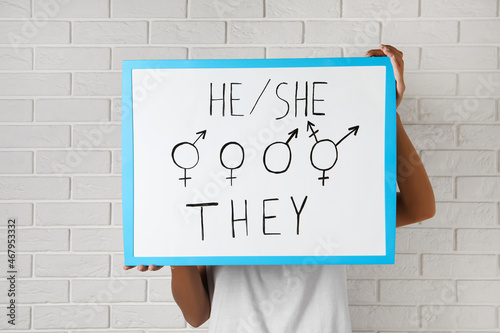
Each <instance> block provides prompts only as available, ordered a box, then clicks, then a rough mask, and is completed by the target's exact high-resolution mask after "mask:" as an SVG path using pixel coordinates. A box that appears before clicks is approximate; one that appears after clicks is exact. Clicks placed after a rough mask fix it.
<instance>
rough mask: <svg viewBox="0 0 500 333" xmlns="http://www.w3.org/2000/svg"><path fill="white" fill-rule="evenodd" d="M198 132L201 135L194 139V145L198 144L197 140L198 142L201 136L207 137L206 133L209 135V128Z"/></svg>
mask: <svg viewBox="0 0 500 333" xmlns="http://www.w3.org/2000/svg"><path fill="white" fill-rule="evenodd" d="M196 134H199V136H198V137H197V138H196V140H194V142H193V145H194V144H196V142H197V141H198V140H199V139H200V138H202V139H205V135H207V130H203V131H199V132H196Z"/></svg>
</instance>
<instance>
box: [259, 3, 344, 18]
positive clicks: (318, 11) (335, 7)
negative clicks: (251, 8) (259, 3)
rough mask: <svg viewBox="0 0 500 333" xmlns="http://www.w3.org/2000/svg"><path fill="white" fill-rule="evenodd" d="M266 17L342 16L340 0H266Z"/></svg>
mask: <svg viewBox="0 0 500 333" xmlns="http://www.w3.org/2000/svg"><path fill="white" fill-rule="evenodd" d="M266 17H297V18H304V17H306V18H308V17H340V0H333V1H327V0H313V1H307V2H304V1H300V0H292V1H286V0H266Z"/></svg>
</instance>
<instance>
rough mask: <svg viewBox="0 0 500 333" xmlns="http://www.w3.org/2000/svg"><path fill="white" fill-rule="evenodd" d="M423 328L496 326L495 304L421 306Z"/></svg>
mask: <svg viewBox="0 0 500 333" xmlns="http://www.w3.org/2000/svg"><path fill="white" fill-rule="evenodd" d="M421 312H422V327H423V328H445V329H449V328H473V329H480V328H495V327H496V310H495V307H493V306H489V307H488V306H478V305H474V306H463V305H447V304H445V305H442V304H439V307H437V306H436V305H430V306H427V305H424V306H422V308H421Z"/></svg>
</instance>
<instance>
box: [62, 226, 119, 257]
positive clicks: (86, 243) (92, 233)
mask: <svg viewBox="0 0 500 333" xmlns="http://www.w3.org/2000/svg"><path fill="white" fill-rule="evenodd" d="M71 244H72V245H71V249H72V250H73V251H86V252H93V251H102V252H120V251H123V229H122V228H75V229H73V231H72V234H71Z"/></svg>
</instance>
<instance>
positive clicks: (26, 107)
mask: <svg viewBox="0 0 500 333" xmlns="http://www.w3.org/2000/svg"><path fill="white" fill-rule="evenodd" d="M0 110H2V111H1V112H0V122H18V121H19V122H21V121H26V122H27V121H33V102H32V101H31V100H27V99H19V100H15V99H10V100H0Z"/></svg>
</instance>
